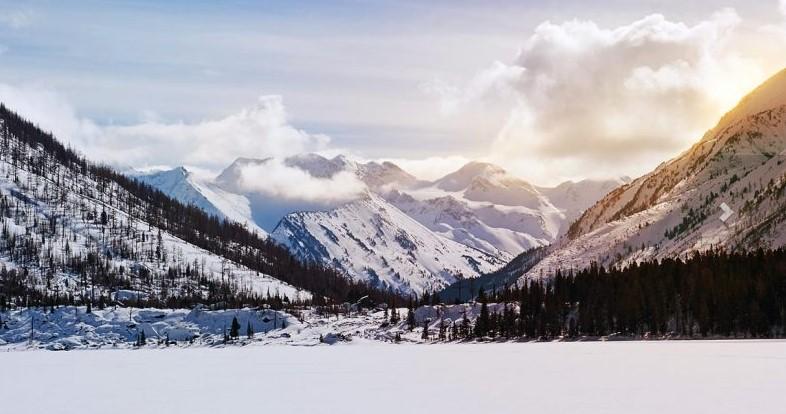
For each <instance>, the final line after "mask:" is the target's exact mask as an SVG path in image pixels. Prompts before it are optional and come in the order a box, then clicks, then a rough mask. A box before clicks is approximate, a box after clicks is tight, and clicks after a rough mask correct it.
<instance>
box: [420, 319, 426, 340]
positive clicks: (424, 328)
mask: <svg viewBox="0 0 786 414" xmlns="http://www.w3.org/2000/svg"><path fill="white" fill-rule="evenodd" d="M420 339H423V340H426V341H428V320H425V321H423V334H422V335H421V336H420Z"/></svg>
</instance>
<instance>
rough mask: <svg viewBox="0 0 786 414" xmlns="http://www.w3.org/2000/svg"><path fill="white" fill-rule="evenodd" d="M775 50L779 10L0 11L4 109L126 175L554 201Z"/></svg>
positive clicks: (611, 4) (780, 58)
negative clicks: (243, 164)
mask: <svg viewBox="0 0 786 414" xmlns="http://www.w3.org/2000/svg"><path fill="white" fill-rule="evenodd" d="M66 3H67V4H66ZM784 48H786V0H783V1H782V2H781V3H779V2H778V0H772V1H770V0H763V1H755V2H752V1H737V0H730V1H726V2H718V1H691V2H686V1H684V0H680V1H672V0H663V1H647V0H644V1H636V2H630V1H623V0H600V1H578V0H576V1H574V0H564V1H559V2H556V1H545V0H536V1H518V2H509V1H482V2H469V1H429V2H418V1H396V2H392V1H383V0H379V1H337V2H328V1H320V2H290V1H287V2H251V1H223V2H207V1H205V2H203V1H170V2H158V1H149V2H147V1H106V2H105V1H101V2H99V1H95V2H93V1H81V2H59V1H31V2H27V1H24V0H16V1H5V0H0V101H2V102H3V103H5V104H6V105H8V106H9V107H11V108H12V109H14V110H16V111H18V112H20V113H22V114H23V115H24V116H26V117H28V118H29V119H31V120H33V121H34V122H36V123H38V124H39V125H40V126H42V127H43V128H45V129H48V130H50V131H52V132H54V133H55V135H56V136H58V137H59V138H60V139H61V140H63V141H65V142H67V143H69V145H71V146H73V147H74V148H76V149H78V150H80V151H82V152H83V153H84V154H85V155H87V156H88V157H90V158H92V159H95V160H98V161H103V162H107V163H110V164H112V165H117V166H119V167H123V168H125V167H135V168H151V167H160V166H170V167H173V166H177V165H186V166H188V167H189V168H191V169H192V170H194V171H199V172H200V173H202V174H205V175H209V174H214V173H216V172H218V171H220V170H221V169H223V168H224V167H226V166H227V165H228V164H230V163H231V162H232V161H233V160H234V159H236V158H237V157H241V156H242V157H256V158H262V157H279V158H280V157H286V156H289V155H293V154H297V153H301V152H319V153H323V154H326V155H335V154H339V153H343V154H348V155H350V156H352V157H355V158H358V159H363V160H380V159H385V160H393V161H395V162H396V163H398V164H399V165H401V166H402V167H404V168H405V169H407V170H408V171H410V172H412V173H414V174H415V175H418V176H420V177H421V178H427V179H428V178H436V177H438V176H440V175H443V174H445V173H448V172H450V171H452V170H454V169H456V168H458V167H460V166H461V165H462V164H463V163H465V162H467V161H469V160H483V161H488V162H493V163H496V164H499V165H501V166H503V167H504V168H506V169H508V170H509V171H510V172H511V173H514V174H516V175H518V176H520V177H522V178H525V179H527V180H530V181H532V182H534V183H536V184H541V185H551V184H556V183H559V182H561V181H563V180H568V179H573V180H578V179H582V178H604V177H612V176H622V175H627V176H631V177H635V176H638V175H641V174H644V173H646V172H648V171H649V170H651V169H652V168H654V167H655V166H657V165H658V164H659V163H660V162H662V161H665V160H667V159H669V158H671V157H674V156H676V155H678V154H679V153H680V152H681V151H683V150H685V149H687V148H688V147H689V146H690V145H691V144H692V143H693V142H696V141H697V140H698V139H699V138H700V137H701V135H702V134H703V133H704V131H706V130H707V129H709V128H711V127H712V126H713V125H714V123H715V122H717V120H718V119H719V117H720V116H721V115H722V114H723V113H724V112H726V111H728V110H729V109H731V108H732V107H733V106H734V104H735V103H736V102H737V101H738V100H739V99H740V98H741V97H742V96H743V95H744V94H745V93H746V92H748V91H750V90H751V89H752V88H753V87H755V86H756V85H758V84H759V83H761V82H762V81H764V80H765V79H766V78H767V77H769V76H770V75H772V74H774V73H775V72H777V71H778V70H780V69H781V68H783V67H786V53H783V50H784Z"/></svg>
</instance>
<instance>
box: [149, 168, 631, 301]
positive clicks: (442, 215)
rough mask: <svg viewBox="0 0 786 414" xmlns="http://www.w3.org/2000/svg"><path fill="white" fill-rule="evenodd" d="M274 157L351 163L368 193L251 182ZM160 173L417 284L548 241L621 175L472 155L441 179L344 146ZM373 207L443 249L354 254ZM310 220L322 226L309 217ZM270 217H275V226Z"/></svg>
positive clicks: (164, 183) (188, 190)
mask: <svg viewBox="0 0 786 414" xmlns="http://www.w3.org/2000/svg"><path fill="white" fill-rule="evenodd" d="M275 163H278V164H283V165H284V166H285V167H286V168H292V169H296V170H298V171H301V172H304V173H306V174H307V176H308V177H313V178H314V179H318V180H332V179H334V178H336V177H338V176H339V174H346V173H350V174H351V175H352V176H353V177H355V181H356V182H358V184H359V185H362V186H363V188H364V191H365V193H364V194H366V195H365V196H362V197H361V196H358V197H355V198H353V199H352V200H348V201H346V202H340V203H336V202H334V201H332V200H331V201H329V202H324V201H321V200H313V199H292V198H288V197H282V196H281V195H279V194H270V193H269V192H265V191H257V190H254V188H255V187H254V186H249V185H248V180H249V178H248V176H247V174H246V172H247V171H248V169H249V168H251V169H255V170H256V171H257V172H258V173H259V171H261V172H262V175H261V176H260V177H259V178H256V177H257V175H253V177H254V178H255V179H260V180H264V179H266V178H267V177H266V176H265V175H264V172H265V171H266V170H265V167H266V166H267V167H270V168H271V170H272V169H274V168H279V167H280V165H275ZM174 171H178V170H177V169H176V170H174ZM166 178H174V179H175V181H176V183H174V182H170V181H169V180H165V179H160V178H158V177H155V176H153V177H148V178H145V179H144V180H145V182H148V183H150V184H152V185H154V186H156V187H157V188H159V189H161V190H162V191H164V192H166V193H167V194H170V195H172V196H173V197H176V198H178V199H179V200H181V201H183V202H186V203H192V204H195V205H197V206H203V205H204V206H205V210H206V211H210V212H213V211H220V212H222V214H223V217H228V218H233V217H238V218H240V220H247V219H248V218H249V217H250V218H251V219H252V220H253V221H254V222H255V223H256V225H257V226H259V227H261V228H264V229H266V230H268V231H270V232H272V233H273V238H274V239H275V240H277V241H279V242H281V243H283V244H284V245H286V246H287V247H288V248H289V249H290V250H291V251H292V252H294V253H295V254H296V255H297V256H298V257H300V258H302V259H306V260H311V261H315V262H319V263H331V264H333V265H335V266H336V267H337V268H339V269H341V270H343V271H345V272H346V273H347V274H348V275H349V276H351V277H352V278H354V279H364V280H370V281H373V282H375V283H379V284H380V285H382V286H386V287H392V288H396V289H404V290H409V289H414V290H415V291H418V290H420V291H422V289H425V288H428V289H436V288H439V287H441V286H443V285H444V284H449V283H450V282H451V281H452V280H453V279H454V278H455V275H456V274H458V273H461V274H462V276H463V277H475V276H478V275H480V274H481V273H484V272H487V271H489V270H493V267H494V266H497V265H500V264H502V263H503V262H507V261H508V260H510V259H512V258H513V257H515V256H516V255H517V254H518V253H520V252H522V251H525V250H527V249H530V248H533V247H539V246H545V245H548V244H550V243H551V242H553V241H554V240H555V239H556V238H557V237H558V235H559V234H560V233H561V232H563V231H564V230H565V228H566V224H567V221H568V220H569V219H571V218H575V217H576V216H577V215H578V214H579V213H580V212H581V211H582V210H583V209H584V208H586V207H588V206H589V205H591V204H592V203H593V202H594V201H596V200H597V199H599V198H600V197H602V196H603V195H604V194H605V193H607V192H608V190H610V189H611V188H614V187H615V186H616V185H618V184H620V183H621V181H619V180H609V181H583V182H579V183H565V184H562V185H560V186H558V187H555V188H546V187H541V188H539V187H535V186H533V185H531V184H530V183H528V182H526V181H524V180H521V179H519V178H516V177H514V176H512V175H510V174H508V173H507V172H506V171H505V170H504V169H502V168H500V167H498V166H495V165H493V164H489V163H482V162H471V163H468V164H467V165H465V166H464V167H462V168H460V169H459V170H457V171H455V172H453V173H451V174H448V175H446V176H445V177H443V178H441V179H439V180H435V181H433V182H428V181H423V180H418V179H417V178H416V177H414V176H412V175H411V174H409V173H407V172H406V171H404V170H403V169H401V168H400V167H398V166H397V165H395V164H393V163H390V162H365V163H364V162H357V161H353V160H351V159H349V158H348V157H346V156H342V155H339V156H335V157H333V158H327V157H324V156H321V155H318V154H301V155H297V156H293V157H289V158H286V159H284V160H282V161H280V162H279V161H277V160H274V159H270V158H268V159H249V158H239V159H237V160H236V161H235V162H233V163H232V164H231V165H230V166H228V167H227V168H226V169H225V170H224V171H222V172H221V173H220V174H219V175H218V176H217V177H216V179H215V180H213V181H212V182H204V181H203V182H200V181H199V180H197V179H196V178H195V177H193V176H192V175H189V174H182V173H180V174H177V173H171V172H170V173H166ZM294 185H297V184H294ZM249 188H251V189H249ZM231 195H234V196H235V197H236V199H237V200H238V202H239V203H240V205H241V207H243V208H240V209H238V210H239V211H231V210H227V204H226V203H225V200H227V199H229V198H230V197H231ZM550 197H554V198H555V199H556V200H559V204H555V203H553V202H552V201H551V200H550ZM245 206H248V210H245ZM290 213H294V214H290ZM282 217H283V219H282ZM371 217H383V218H384V219H385V220H386V222H389V223H392V225H391V226H382V227H380V228H378V229H375V231H374V232H373V234H375V235H376V237H379V238H380V239H384V240H395V239H396V238H399V239H402V238H403V237H409V238H413V239H418V240H430V241H431V242H429V243H431V244H433V245H435V246H436V245H444V246H448V247H445V248H443V249H442V254H446V255H447V256H446V257H445V258H444V259H443V260H442V261H441V262H434V261H433V260H432V259H433V255H432V254H431V253H433V252H429V253H428V254H424V255H416V259H415V260H414V262H412V261H410V262H411V263H408V264H401V265H395V266H393V265H391V264H390V263H389V261H388V259H389V258H390V257H397V256H402V255H404V254H405V253H406V252H405V251H402V250H401V246H400V245H399V244H398V243H380V247H377V248H376V249H373V254H372V255H373V257H366V258H365V259H364V260H363V261H357V262H356V263H355V262H353V260H354V259H355V253H356V251H355V250H356V247H357V245H358V243H357V241H356V238H357V237H361V236H362V235H365V234H364V233H362V231H361V230H362V229H359V228H356V227H355V226H356V223H357V222H358V220H367V219H370V218H371ZM314 223H319V226H320V227H318V228H317V227H314V226H316V224H314ZM273 224H275V227H271V225H273ZM415 224H417V225H415ZM322 227H325V228H329V229H347V230H346V231H333V230H331V232H325V231H322V230H319V229H321V228H322ZM410 231H411V233H409V232H410ZM405 233H406V234H405ZM329 234H332V235H330V236H328V235H329ZM370 234H371V233H370ZM370 234H369V235H370ZM402 235H404V236H402ZM457 245H458V246H457ZM320 246H331V247H332V248H330V249H328V248H322V247H320ZM467 248H468V250H467ZM386 249H387V250H386ZM361 250H362V249H361ZM363 251H365V250H363ZM437 253H438V252H437ZM365 256H369V255H368V254H366V255H365ZM402 257H403V256H402ZM464 257H472V258H473V261H472V263H467V261H466V260H465V259H464ZM435 263H440V264H443V265H442V266H438V265H436V264H435ZM476 263H477V264H478V265H477V266H476V265H475V264H476ZM488 265H494V266H488ZM395 274H399V275H403V274H406V275H417V276H416V277H409V276H408V277H400V278H399V279H400V280H399V279H397V278H394V277H392V276H391V277H386V276H384V275H395ZM379 275H382V276H379ZM416 279H417V280H416Z"/></svg>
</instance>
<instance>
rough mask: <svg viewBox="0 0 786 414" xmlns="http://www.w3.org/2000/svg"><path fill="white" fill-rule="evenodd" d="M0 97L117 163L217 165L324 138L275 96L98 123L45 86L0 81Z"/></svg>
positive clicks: (316, 146) (322, 143)
mask: <svg viewBox="0 0 786 414" xmlns="http://www.w3.org/2000/svg"><path fill="white" fill-rule="evenodd" d="M0 99H2V101H3V102H4V103H5V104H6V105H8V106H9V107H10V108H11V109H12V110H14V111H16V112H18V113H20V114H21V115H22V116H24V117H26V118H28V119H30V120H31V121H33V122H35V123H38V124H39V125H40V126H41V127H42V128H43V129H45V130H48V131H51V132H52V133H53V134H54V135H55V136H56V137H58V139H60V140H62V141H64V142H65V143H67V144H70V145H71V146H73V147H75V148H77V149H79V150H81V151H82V152H84V153H85V155H87V156H88V157H89V158H91V159H94V160H96V161H102V162H107V163H110V164H115V165H120V166H134V167H140V168H144V167H149V166H155V165H183V164H186V165H194V166H198V167H202V168H209V169H220V168H223V167H225V166H226V165H228V164H229V163H230V162H232V161H233V160H234V159H235V158H237V157H238V156H244V157H252V158H264V157H286V156H289V155H293V154H298V153H301V152H307V151H319V150H322V149H324V148H325V147H326V146H327V144H328V142H329V138H328V137H327V136H325V135H314V134H309V133H307V132H305V131H302V130H299V129H297V128H295V127H293V126H292V125H290V124H289V123H288V121H287V115H286V111H285V109H284V104H283V102H282V100H281V98H280V97H278V96H263V97H260V98H259V101H258V102H257V103H256V105H254V106H252V107H249V108H244V109H242V110H240V111H239V112H237V113H235V114H232V115H229V116H226V117H224V118H220V119H215V120H204V121H201V122H195V123H186V122H173V123H166V122H163V121H160V120H159V119H158V117H156V116H155V114H152V113H145V114H144V117H143V118H144V120H143V121H142V122H141V123H139V124H136V125H122V126H120V125H109V126H101V125H97V124H96V123H95V122H93V121H91V120H89V119H85V118H81V117H79V116H78V115H77V114H76V112H75V110H74V109H73V107H72V106H71V105H70V104H69V102H68V101H66V100H65V99H64V98H63V97H62V96H60V95H58V94H56V93H54V92H51V91H50V90H48V89H46V88H41V87H35V86H26V87H14V86H10V85H4V84H0Z"/></svg>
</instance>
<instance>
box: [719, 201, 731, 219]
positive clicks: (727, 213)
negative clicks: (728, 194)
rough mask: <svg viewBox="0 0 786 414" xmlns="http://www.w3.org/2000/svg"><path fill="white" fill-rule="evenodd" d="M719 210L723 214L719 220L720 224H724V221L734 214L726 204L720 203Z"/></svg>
mask: <svg viewBox="0 0 786 414" xmlns="http://www.w3.org/2000/svg"><path fill="white" fill-rule="evenodd" d="M720 208H721V210H723V214H721V216H720V219H721V221H722V222H724V223H725V222H726V220H728V219H729V217H731V215H732V214H734V210H732V209H731V208H730V207H729V206H728V205H727V204H726V203H721V205H720Z"/></svg>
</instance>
